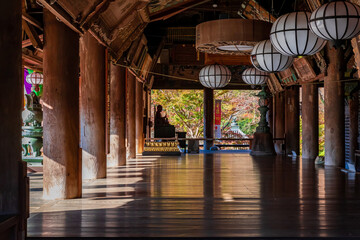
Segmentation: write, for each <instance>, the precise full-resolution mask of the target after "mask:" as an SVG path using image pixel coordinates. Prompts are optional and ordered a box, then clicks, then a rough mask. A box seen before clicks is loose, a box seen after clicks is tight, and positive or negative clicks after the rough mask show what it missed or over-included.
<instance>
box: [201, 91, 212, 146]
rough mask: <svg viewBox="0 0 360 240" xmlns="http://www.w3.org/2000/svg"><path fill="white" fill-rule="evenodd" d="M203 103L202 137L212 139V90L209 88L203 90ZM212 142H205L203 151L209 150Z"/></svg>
mask: <svg viewBox="0 0 360 240" xmlns="http://www.w3.org/2000/svg"><path fill="white" fill-rule="evenodd" d="M203 99H204V101H203V103H204V137H205V138H213V137H214V90H213V89H211V88H204V95H203ZM213 144H214V141H205V142H204V145H205V146H204V149H206V150H210V148H211V147H212V146H213Z"/></svg>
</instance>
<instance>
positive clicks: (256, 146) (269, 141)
mask: <svg viewBox="0 0 360 240" xmlns="http://www.w3.org/2000/svg"><path fill="white" fill-rule="evenodd" d="M250 155H251V156H273V155H276V152H275V148H274V143H273V138H272V134H271V133H254V140H253V144H252V147H251V153H250Z"/></svg>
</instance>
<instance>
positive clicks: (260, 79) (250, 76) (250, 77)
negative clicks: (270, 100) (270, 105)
mask: <svg viewBox="0 0 360 240" xmlns="http://www.w3.org/2000/svg"><path fill="white" fill-rule="evenodd" d="M268 77H269V74H268V73H266V72H262V71H260V70H258V69H256V68H248V69H246V70H245V71H244V72H243V73H242V79H243V81H244V82H245V83H247V84H250V85H262V84H265V82H266V79H267V78H268Z"/></svg>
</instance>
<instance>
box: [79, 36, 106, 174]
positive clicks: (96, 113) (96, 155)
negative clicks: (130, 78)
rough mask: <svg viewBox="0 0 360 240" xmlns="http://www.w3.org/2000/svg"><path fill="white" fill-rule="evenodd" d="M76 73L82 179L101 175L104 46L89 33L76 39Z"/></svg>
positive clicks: (103, 161)
mask: <svg viewBox="0 0 360 240" xmlns="http://www.w3.org/2000/svg"><path fill="white" fill-rule="evenodd" d="M80 76H81V84H80V126H81V147H82V166H83V167H82V169H83V179H96V178H104V177H106V152H105V48H104V47H103V46H102V45H100V44H99V43H98V42H97V41H96V39H95V38H94V37H93V36H92V35H91V34H90V33H89V32H88V33H86V34H84V35H83V37H82V38H81V39H80Z"/></svg>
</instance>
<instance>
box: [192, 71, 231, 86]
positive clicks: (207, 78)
mask: <svg viewBox="0 0 360 240" xmlns="http://www.w3.org/2000/svg"><path fill="white" fill-rule="evenodd" d="M199 80H200V83H201V84H202V85H203V86H204V87H207V88H212V89H215V88H222V87H225V86H226V85H227V84H228V83H229V82H230V80H231V72H230V70H229V69H228V68H227V67H226V66H223V65H208V66H205V67H203V68H202V69H201V70H200V74H199Z"/></svg>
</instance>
